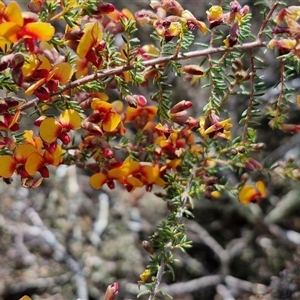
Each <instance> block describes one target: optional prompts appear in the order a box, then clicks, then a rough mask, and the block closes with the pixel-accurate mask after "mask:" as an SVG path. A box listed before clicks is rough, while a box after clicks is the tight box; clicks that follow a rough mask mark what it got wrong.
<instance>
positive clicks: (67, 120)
mask: <svg viewBox="0 0 300 300" xmlns="http://www.w3.org/2000/svg"><path fill="white" fill-rule="evenodd" d="M35 125H37V126H39V127H40V129H39V134H40V137H41V138H42V140H43V141H44V142H46V143H48V144H52V143H54V142H56V141H57V139H60V140H61V141H62V143H63V144H65V145H67V144H69V143H70V141H71V139H70V136H69V134H68V133H69V131H70V130H78V129H79V128H80V127H81V117H80V115H79V113H78V112H76V111H75V110H74V109H66V110H64V111H63V112H62V113H61V114H60V116H59V117H58V120H56V119H55V118H53V117H44V116H42V117H40V118H39V119H37V120H36V122H35Z"/></svg>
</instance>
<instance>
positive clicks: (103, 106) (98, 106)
mask: <svg viewBox="0 0 300 300" xmlns="http://www.w3.org/2000/svg"><path fill="white" fill-rule="evenodd" d="M112 107H113V106H112V104H111V103H108V102H105V101H102V100H101V99H98V98H95V99H93V102H92V104H91V108H92V109H94V110H99V111H101V112H108V111H109V110H110V109H111V108H112Z"/></svg>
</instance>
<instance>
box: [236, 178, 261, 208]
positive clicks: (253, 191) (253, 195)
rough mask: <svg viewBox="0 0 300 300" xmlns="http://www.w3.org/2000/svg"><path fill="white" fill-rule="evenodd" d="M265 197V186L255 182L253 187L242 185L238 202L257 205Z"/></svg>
mask: <svg viewBox="0 0 300 300" xmlns="http://www.w3.org/2000/svg"><path fill="white" fill-rule="evenodd" d="M265 197H266V186H265V184H264V183H263V182H262V181H257V182H256V184H255V187H253V186H252V185H244V186H243V187H242V188H241V190H240V192H239V200H240V202H241V203H243V204H249V203H258V202H259V201H260V199H261V198H265Z"/></svg>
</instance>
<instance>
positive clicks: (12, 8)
mask: <svg viewBox="0 0 300 300" xmlns="http://www.w3.org/2000/svg"><path fill="white" fill-rule="evenodd" d="M76 3H77V2H76V1H69V2H68V4H67V5H66V4H64V3H61V4H62V6H64V5H66V6H65V7H63V8H64V11H67V10H68V9H78V10H80V7H77V6H76V5H77V4H76ZM43 4H44V1H43V0H32V1H31V2H30V4H29V6H28V7H29V9H30V12H21V10H20V8H19V6H18V5H17V3H16V2H11V3H10V4H9V5H5V4H4V3H2V2H0V48H1V49H2V51H3V52H4V53H5V55H4V56H3V57H2V58H1V60H0V70H1V71H3V72H11V74H12V79H13V80H14V82H15V83H16V85H17V86H18V87H19V88H20V89H22V90H23V91H24V92H25V94H26V95H27V96H31V95H35V96H36V97H37V98H38V99H39V106H38V111H39V117H38V118H37V119H36V121H35V123H34V125H35V126H37V127H38V134H35V133H34V132H33V131H30V130H25V131H24V134H23V136H22V138H23V139H22V142H18V143H16V139H15V136H14V133H15V132H16V131H18V130H19V129H20V128H19V123H20V119H21V116H22V113H21V112H22V107H23V105H24V102H25V101H23V100H18V99H15V98H12V97H6V98H3V99H0V109H1V110H0V130H1V135H0V150H1V155H0V166H1V167H0V176H1V177H2V178H3V179H4V180H5V181H6V182H10V181H11V177H12V175H13V174H14V173H15V174H17V175H19V176H20V177H21V180H22V184H23V186H25V187H37V186H39V185H40V184H41V182H42V180H43V178H47V177H49V170H48V167H47V166H49V165H53V166H58V165H59V164H62V163H64V157H65V154H66V153H68V146H70V143H71V141H72V135H71V131H72V130H75V131H77V130H81V133H82V141H81V142H80V144H79V146H77V149H75V151H74V160H73V161H74V163H77V162H78V163H79V162H82V161H84V153H87V152H88V153H89V155H88V156H89V158H90V159H91V160H92V162H86V161H84V165H85V167H86V168H89V169H91V170H94V172H95V173H94V175H92V176H91V178H90V183H91V185H92V186H93V187H94V188H96V189H100V188H101V187H102V186H103V185H104V184H107V185H108V186H109V187H110V188H113V187H114V185H115V182H116V181H117V182H120V183H121V184H123V185H124V186H125V187H126V188H127V189H128V190H129V191H131V190H133V189H134V188H137V187H142V186H146V189H147V190H151V188H152V186H153V185H154V184H155V185H159V186H165V184H166V182H165V180H164V178H165V177H164V176H165V174H166V173H167V172H168V170H175V169H176V168H177V167H179V166H180V163H181V157H182V154H183V153H184V152H185V151H192V152H196V153H197V152H201V151H203V149H202V148H201V147H200V146H198V145H196V143H195V133H196V130H197V131H198V132H199V133H200V135H201V136H202V138H203V140H209V139H217V138H223V139H228V140H230V139H231V133H230V128H231V123H230V122H231V120H230V118H228V119H225V120H221V118H220V116H218V115H217V114H216V112H215V111H214V110H210V111H208V113H207V114H206V115H205V116H203V117H201V118H200V120H197V119H195V118H193V117H191V116H189V113H188V109H189V108H191V107H192V105H193V104H192V102H190V101H185V100H183V101H181V102H179V103H177V104H176V105H174V106H173V107H172V108H171V109H170V110H169V120H168V122H165V123H162V124H160V123H159V124H157V122H156V120H155V117H156V115H157V107H155V106H151V105H147V99H146V98H145V97H144V96H142V95H127V96H126V97H125V99H124V100H125V102H124V101H120V100H117V101H113V102H110V101H109V97H108V95H107V94H106V93H104V92H96V91H91V92H86V91H85V92H83V91H80V90H79V89H76V88H73V89H72V92H71V91H70V90H67V89H65V90H64V92H63V93H62V94H61V95H58V94H59V91H60V88H61V87H64V86H66V85H67V84H68V83H69V82H70V81H71V80H72V78H77V79H79V78H81V77H83V76H86V75H89V74H91V73H92V72H95V71H97V70H102V69H105V68H107V66H109V64H108V60H109V59H108V54H107V53H108V51H107V45H106V42H105V40H104V36H105V34H106V33H109V34H112V35H115V34H117V33H120V32H122V31H123V30H124V26H123V25H122V22H124V21H125V22H126V21H129V20H130V21H132V22H135V21H136V20H137V21H138V22H139V23H141V24H142V25H143V24H150V25H151V26H153V27H154V28H155V30H156V32H157V34H158V35H159V36H160V37H161V38H163V39H164V40H165V41H166V42H168V41H170V40H171V39H173V38H174V37H177V36H181V35H182V34H183V32H184V30H194V29H196V28H198V29H199V30H200V31H201V32H202V33H205V32H206V31H207V28H206V25H205V24H204V23H203V22H202V21H200V20H197V19H196V18H195V17H194V15H193V14H192V13H191V12H190V11H187V10H184V9H183V8H182V7H181V5H180V4H179V3H178V2H177V1H175V0H162V1H152V2H151V7H152V8H153V11H150V10H142V11H139V12H137V13H136V14H135V16H133V14H131V12H130V11H128V10H127V9H124V10H122V11H118V10H116V9H115V8H114V6H113V5H111V4H103V3H99V4H97V5H96V7H95V10H92V11H91V15H84V14H82V16H81V15H80V14H79V16H80V20H78V21H80V22H79V23H80V25H74V26H73V27H70V26H69V25H67V26H66V29H65V33H64V34H63V38H62V39H63V41H64V45H63V47H65V49H68V51H73V53H74V55H75V54H76V55H75V59H73V61H75V63H72V62H71V60H72V59H71V56H68V55H63V54H62V53H61V52H59V51H57V49H56V48H55V47H54V46H53V44H51V43H49V41H50V40H51V39H52V38H53V37H54V33H55V29H54V27H53V26H52V25H51V24H50V23H51V21H54V20H55V19H56V18H55V17H52V18H49V23H47V22H41V21H40V20H39V14H40V13H41V12H42V11H43ZM247 13H248V7H247V6H244V7H241V6H240V5H239V3H238V2H237V1H232V2H231V4H230V12H227V13H223V11H222V9H221V8H220V7H218V6H213V7H212V8H211V9H210V10H208V11H207V16H208V21H209V23H210V28H213V27H215V26H217V25H219V24H221V23H226V24H229V25H232V30H231V32H230V35H229V37H228V39H227V41H225V45H226V47H232V46H233V45H235V44H236V42H237V37H238V26H239V22H240V20H241V19H242V18H243V17H244V16H245V15H247ZM285 15H287V13H286V14H285ZM282 18H286V17H282ZM285 20H286V19H285ZM22 47H23V48H22ZM124 47H126V46H123V48H121V49H120V53H119V56H120V58H122V55H124V54H123V53H124V51H123V50H126V49H124ZM15 49H23V53H21V52H19V53H16V52H15ZM125 52H126V51H125ZM155 55H156V56H158V55H159V51H158V49H156V48H155V47H154V46H153V45H146V46H143V47H140V48H138V49H136V51H135V56H134V58H140V59H143V60H148V59H151V58H153V56H155ZM73 58H74V57H73ZM183 71H184V72H185V73H186V74H187V75H191V76H202V75H204V74H205V72H204V71H203V70H202V69H201V68H200V67H199V66H196V65H187V66H185V67H183ZM121 75H122V76H123V78H124V80H125V81H127V82H129V81H131V75H130V73H129V72H126V71H125V72H123V74H121ZM143 76H144V84H147V81H148V79H150V78H153V77H155V76H158V75H157V73H156V68H155V67H149V68H145V70H144V71H143ZM64 95H65V96H68V97H72V100H73V101H77V103H78V107H80V109H78V107H77V108H76V109H75V108H73V107H72V105H70V104H69V103H66V104H65V105H64V106H63V107H59V108H60V110H61V113H60V115H59V116H58V117H53V116H50V114H49V113H48V109H49V108H51V104H53V102H54V101H55V100H57V99H59V97H63V96H64ZM63 101H65V102H67V100H65V99H64V100H63ZM125 105H127V106H125ZM55 108H58V107H55ZM90 111H91V112H90ZM86 114H88V115H86ZM47 115H48V116H47ZM129 123H131V124H133V125H134V127H135V129H136V131H137V132H138V134H139V135H141V136H142V137H143V138H142V139H141V141H140V142H139V144H138V145H135V144H134V143H131V142H129V145H128V146H126V147H127V148H126V147H125V146H124V148H126V149H127V150H130V151H128V152H134V153H136V155H135V157H132V156H128V157H127V158H126V159H123V160H121V159H119V158H118V157H117V155H116V151H115V149H116V147H115V145H113V143H112V144H111V143H109V138H110V137H116V136H123V135H125V134H126V126H127V124H129ZM195 129H196V130H195ZM149 145H152V146H153V147H151V149H150V148H149V147H148V146H149ZM119 148H120V147H119ZM147 149H149V150H147ZM147 151H149V153H151V155H152V159H151V161H144V158H145V153H147ZM37 173H39V174H40V175H36V174H37ZM203 176H206V174H203ZM214 183H215V181H214V182H213V184H214ZM209 185H211V184H209ZM257 188H258V190H256V189H255V188H254V187H252V186H249V185H246V186H244V187H243V188H242V189H241V191H240V200H241V202H243V203H249V202H255V201H257V200H258V199H259V198H260V197H264V196H265V190H264V185H263V183H262V182H260V183H258V184H257ZM210 195H217V194H216V193H215V194H212V193H211V194H210Z"/></svg>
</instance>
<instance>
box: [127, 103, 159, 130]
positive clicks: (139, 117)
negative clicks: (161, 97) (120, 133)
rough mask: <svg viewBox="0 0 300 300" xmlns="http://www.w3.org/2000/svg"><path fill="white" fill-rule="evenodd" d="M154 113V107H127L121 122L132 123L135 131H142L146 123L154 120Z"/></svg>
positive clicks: (155, 109)
mask: <svg viewBox="0 0 300 300" xmlns="http://www.w3.org/2000/svg"><path fill="white" fill-rule="evenodd" d="M156 113H157V107H155V106H144V107H141V106H138V107H137V108H134V107H127V109H126V112H125V118H124V120H123V122H124V123H130V122H133V121H134V125H135V127H136V128H137V129H143V128H144V127H145V126H146V124H147V123H148V122H152V121H153V120H154V118H155V116H156Z"/></svg>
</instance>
